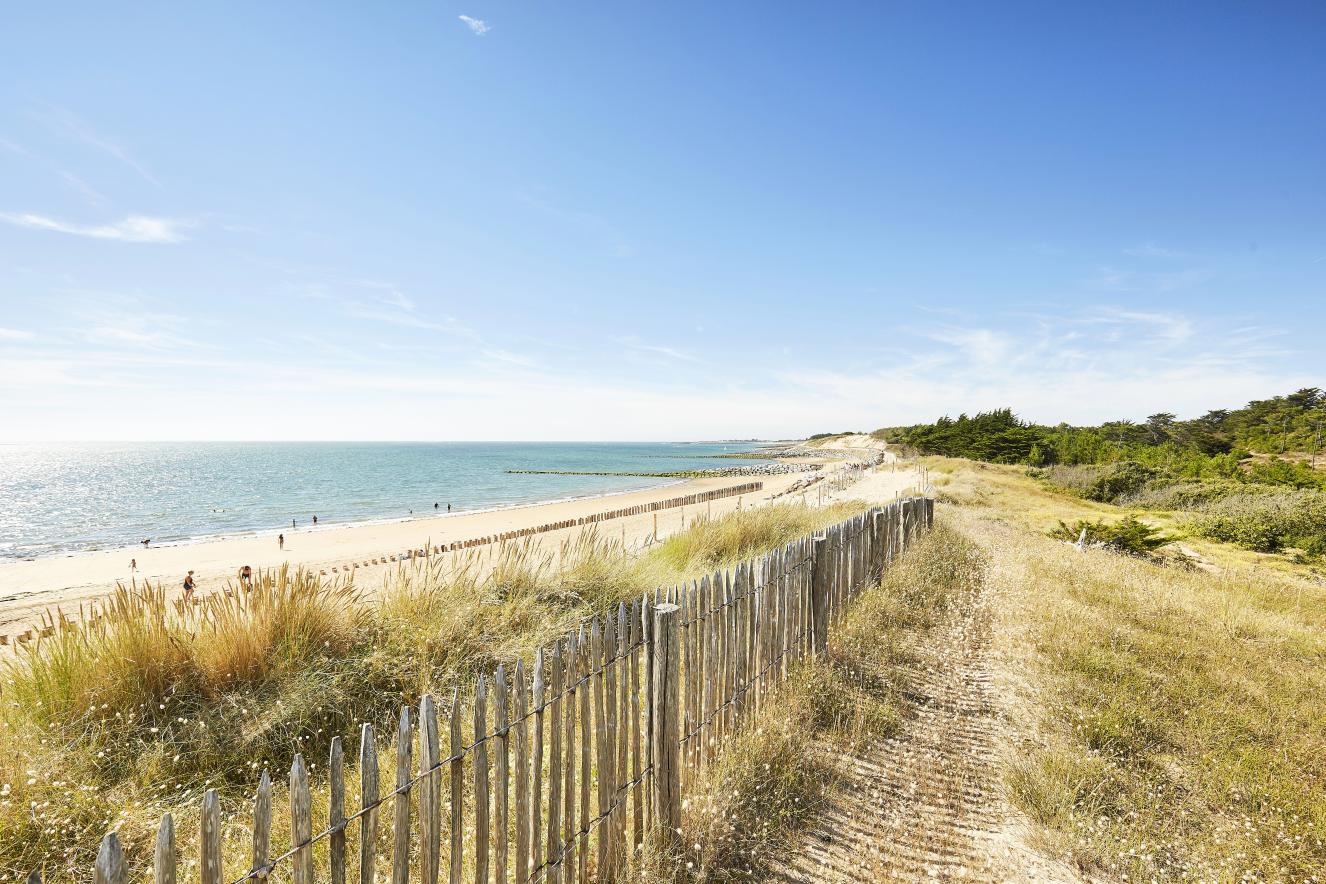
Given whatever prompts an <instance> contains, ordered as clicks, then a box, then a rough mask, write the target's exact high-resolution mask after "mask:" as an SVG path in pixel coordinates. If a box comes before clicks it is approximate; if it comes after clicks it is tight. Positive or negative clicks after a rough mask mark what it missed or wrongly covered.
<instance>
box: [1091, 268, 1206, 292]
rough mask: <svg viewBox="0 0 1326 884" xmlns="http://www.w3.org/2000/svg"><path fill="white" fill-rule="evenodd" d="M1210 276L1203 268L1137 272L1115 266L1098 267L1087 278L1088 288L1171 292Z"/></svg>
mask: <svg viewBox="0 0 1326 884" xmlns="http://www.w3.org/2000/svg"><path fill="white" fill-rule="evenodd" d="M1209 278H1210V273H1208V272H1207V271H1204V270H1196V269H1188V270H1176V271H1172V272H1165V273H1137V272H1134V271H1131V270H1120V269H1118V268H1116V267H1109V266H1106V267H1100V268H1098V269H1097V271H1096V275H1095V276H1094V277H1092V278H1091V279H1089V280H1087V285H1088V286H1089V287H1090V288H1094V289H1101V290H1104V291H1111V292H1157V293H1164V292H1173V291H1178V290H1180V289H1186V288H1192V287H1193V286H1196V285H1200V284H1201V283H1203V282H1205V281H1206V280H1207V279H1209Z"/></svg>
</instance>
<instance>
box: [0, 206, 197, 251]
mask: <svg viewBox="0 0 1326 884" xmlns="http://www.w3.org/2000/svg"><path fill="white" fill-rule="evenodd" d="M0 221H3V222H5V223H6V224H13V225H15V226H17V227H27V228H31V229H33V230H53V231H55V232H56V233H67V234H70V235H71V236H86V237H90V238H92V239H109V240H116V241H119V242H140V243H177V242H183V241H184V239H185V236H184V233H183V231H184V230H185V229H186V228H188V227H191V226H192V224H191V223H190V222H187V221H181V220H179V219H177V218H153V217H150V216H147V215H128V216H126V217H125V218H123V219H122V220H120V221H117V222H115V223H114V224H98V225H84V224H69V223H67V222H64V221H59V220H56V219H55V218H48V217H47V216H45V215H34V214H28V213H15V212H0Z"/></svg>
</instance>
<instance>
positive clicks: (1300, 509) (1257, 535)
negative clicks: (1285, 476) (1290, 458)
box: [1190, 491, 1326, 555]
mask: <svg viewBox="0 0 1326 884" xmlns="http://www.w3.org/2000/svg"><path fill="white" fill-rule="evenodd" d="M1190 526H1191V529H1192V530H1193V532H1194V533H1196V534H1200V535H1201V536H1203V537H1209V538H1211V539H1212V540H1222V541H1225V542H1226V543H1235V544H1238V545H1239V546H1242V547H1246V548H1247V549H1253V550H1257V551H1259V552H1276V551H1277V550H1281V549H1284V548H1286V547H1293V548H1297V549H1301V550H1303V551H1304V552H1306V553H1307V554H1309V555H1321V554H1322V552H1323V551H1326V492H1322V491H1282V492H1279V493H1276V494H1265V493H1262V494H1234V495H1230V496H1229V497H1226V498H1224V499H1222V500H1218V501H1215V502H1213V503H1210V504H1208V505H1206V506H1205V507H1203V509H1202V511H1201V512H1200V513H1199V514H1198V515H1197V516H1196V517H1195V518H1193V520H1192V521H1191V523H1190Z"/></svg>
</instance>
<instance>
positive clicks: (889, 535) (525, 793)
mask: <svg viewBox="0 0 1326 884" xmlns="http://www.w3.org/2000/svg"><path fill="white" fill-rule="evenodd" d="M933 520H934V502H933V500H930V499H927V498H921V497H912V498H906V499H902V500H899V501H896V502H894V503H892V504H890V505H888V506H885V507H877V508H874V509H871V510H868V511H866V512H864V513H862V514H861V515H859V516H856V517H854V518H851V519H848V520H847V521H844V522H841V523H839V524H837V525H834V526H832V527H830V528H828V529H827V530H825V531H824V532H822V533H819V534H816V535H814V536H808V537H803V538H801V539H798V540H796V541H794V542H792V543H789V544H787V545H786V546H783V547H780V548H778V549H775V550H773V551H772V552H770V553H768V554H767V555H764V556H761V557H759V558H758V559H753V560H750V561H746V562H743V563H741V564H739V565H737V566H735V567H734V568H731V569H729V570H726V571H719V572H717V573H714V574H712V575H709V576H706V577H704V578H703V579H701V580H699V581H695V582H691V583H688V584H685V585H682V586H677V587H673V588H671V589H668V590H662V589H660V590H658V591H656V592H654V593H649V594H646V595H645V596H644V597H643V598H641V599H638V600H636V601H634V602H632V603H630V604H629V605H628V604H626V603H621V604H619V605H618V606H617V607H616V609H615V610H610V611H607V612H605V613H604V614H603V615H601V616H598V617H594V618H592V619H590V620H589V621H587V622H585V623H583V624H582V625H581V626H580V627H579V628H578V629H576V630H573V631H572V632H570V633H568V634H566V635H565V636H563V637H562V638H560V639H558V640H557V641H554V642H552V643H551V644H550V645H549V646H546V647H544V648H542V649H540V650H539V651H538V652H537V655H536V656H535V658H534V659H533V660H532V661H528V662H530V663H532V665H528V666H527V665H526V664H527V661H525V660H519V661H517V662H516V663H515V665H514V668H513V669H511V670H508V669H507V668H506V666H499V667H497V669H496V671H495V672H493V673H492V675H491V676H481V677H479V678H478V680H477V684H476V685H475V688H474V690H473V693H472V694H470V693H468V692H467V695H464V696H462V695H461V693H460V692H459V691H455V692H453V693H452V694H451V696H450V698H449V699H448V700H447V701H445V702H439V701H438V700H436V699H435V698H434V697H432V696H427V695H426V696H423V697H421V698H420V700H419V703H418V705H417V707H415V706H406V707H403V708H402V709H401V711H400V716H399V719H398V722H397V725H396V727H395V731H396V735H395V740H394V745H392V744H390V743H388V744H386V745H385V746H384V748H386V749H388V750H389V754H388V753H383V756H382V757H385V758H387V759H389V760H394V777H393V778H392V779H389V780H388V781H387V783H385V784H384V783H383V782H382V777H381V776H380V773H379V763H380V760H379V759H380V755H379V735H378V734H377V733H376V731H375V729H374V727H373V726H372V725H370V724H363V725H362V726H361V727H360V729H359V751H358V765H357V771H352V770H351V765H350V764H349V763H348V762H347V761H346V758H345V752H344V748H343V745H342V740H341V738H340V737H339V736H338V737H335V738H334V739H333V740H332V741H331V744H330V755H329V763H328V767H327V772H326V779H325V788H326V790H327V791H326V795H325V799H324V798H323V797H322V796H320V797H319V800H318V801H317V802H316V804H315V803H314V801H313V800H312V786H311V784H310V779H309V768H308V766H307V765H306V764H305V761H304V758H303V756H302V755H296V756H295V758H294V759H293V764H292V765H291V768H290V773H289V788H288V795H287V799H288V801H289V808H290V813H289V834H288V837H285V838H282V839H281V843H280V844H276V845H274V844H273V839H272V811H273V794H272V793H273V789H272V782H271V779H270V777H269V776H268V774H267V773H266V772H265V771H264V772H263V774H262V777H261V780H260V781H259V784H258V788H257V791H256V792H255V793H254V795H253V796H252V799H251V814H252V826H251V830H250V831H248V832H247V833H246V834H245V836H244V837H243V838H242V839H241V838H239V837H237V835H236V834H235V823H234V822H233V821H228V822H226V823H225V826H224V831H225V832H228V833H231V834H230V835H229V837H226V838H224V839H223V822H222V820H223V817H222V812H221V798H220V795H219V793H218V792H217V791H216V790H214V789H209V790H207V791H206V793H205V794H204V795H203V797H202V803H201V808H200V810H201V812H200V817H199V819H200V822H199V825H198V828H197V829H196V830H194V832H192V833H190V835H189V836H188V837H187V838H178V837H177V833H176V830H175V826H174V821H173V818H172V815H171V814H169V813H168V814H165V815H164V816H163V817H162V820H161V824H160V826H159V828H158V832H157V837H156V840H155V848H154V849H151V850H149V849H144V850H143V851H142V852H141V853H139V854H137V855H135V856H131V857H126V856H125V851H124V848H123V845H122V844H121V842H120V839H119V836H118V835H117V834H116V833H114V832H112V833H109V834H107V835H106V836H105V838H104V839H103V840H102V842H101V844H100V847H99V850H98V853H97V857H96V860H95V864H94V878H95V880H96V881H97V882H98V884H101V882H105V884H123V882H125V881H127V880H128V877H129V875H130V874H131V872H132V874H133V876H134V878H135V880H137V879H139V878H142V879H147V880H152V881H155V882H157V884H175V882H176V881H177V880H179V879H180V878H181V877H183V876H185V875H187V876H188V877H190V878H191V879H195V880H200V881H201V882H202V884H223V882H236V884H237V882H245V881H260V880H264V879H269V878H271V877H273V876H276V877H278V878H279V879H280V880H288V881H293V882H294V884H312V882H313V881H314V880H315V871H316V875H317V880H327V881H330V882H331V884H345V882H346V881H347V880H356V881H358V882H360V884H372V882H374V881H379V880H381V881H385V880H387V879H388V877H390V880H391V881H392V882H393V884H407V882H410V881H422V882H427V884H436V882H438V881H439V880H440V879H445V880H446V881H448V882H450V884H461V882H469V881H473V882H475V884H492V882H498V884H506V882H519V884H524V882H531V881H549V882H558V884H588V882H590V881H599V882H612V881H618V880H622V879H624V878H625V877H626V876H627V875H628V873H629V871H630V868H631V863H632V862H633V861H634V859H635V858H636V857H638V856H640V855H642V854H641V851H642V850H645V849H647V850H648V851H649V854H650V856H652V857H653V859H654V861H655V862H657V863H660V864H661V865H662V867H663V868H664V869H667V870H669V871H667V873H666V877H668V878H673V879H676V880H680V879H681V878H682V877H683V875H684V873H683V871H682V870H683V869H684V867H685V864H686V862H687V861H688V860H693V859H694V858H695V857H694V855H693V854H691V853H690V852H689V851H690V848H688V846H687V845H686V844H685V843H684V842H683V841H682V840H681V839H682V836H681V833H682V832H683V831H684V826H685V822H686V821H685V819H684V817H683V801H684V800H685V799H688V798H696V797H699V796H700V795H701V794H703V792H704V790H706V789H708V788H710V787H711V786H712V783H710V782H709V781H708V780H707V777H708V775H709V772H710V769H711V767H712V766H713V765H714V764H715V762H716V761H717V760H718V759H719V757H720V755H721V753H722V751H723V747H724V746H725V745H730V744H731V739H732V737H733V736H735V735H737V734H739V733H741V732H742V731H743V730H745V729H746V728H747V727H749V726H750V723H751V722H752V720H753V719H755V718H756V716H757V715H758V713H759V712H760V711H761V710H762V709H764V708H766V707H768V706H769V705H770V704H773V703H777V702H778V696H779V694H778V692H779V690H780V686H781V685H782V684H783V683H784V682H785V681H786V680H787V678H788V677H789V675H790V674H791V673H792V671H793V670H794V668H795V667H796V666H797V665H798V663H799V662H801V661H803V660H806V659H808V658H811V659H814V658H823V657H825V655H827V653H828V646H829V645H828V642H829V635H830V633H831V631H832V630H833V629H834V628H835V627H836V625H837V624H838V622H839V621H840V619H841V618H842V616H843V614H844V613H845V612H846V611H847V609H848V607H849V605H850V603H851V601H852V599H853V598H854V597H855V596H856V595H858V594H859V593H861V592H862V591H863V590H865V589H867V588H869V587H870V586H872V585H875V584H876V583H877V582H878V580H879V579H880V576H881V574H882V573H883V571H884V569H886V568H888V567H890V566H891V565H892V564H893V563H894V561H895V560H896V559H897V557H898V556H899V555H900V554H901V553H902V552H903V551H904V550H905V549H906V548H907V547H908V546H909V545H910V544H911V542H912V541H913V540H914V539H916V538H917V537H918V536H920V535H921V533H922V532H923V531H924V530H925V529H928V528H929V527H931V526H932V525H933ZM490 722H491V727H490ZM351 772H354V773H357V779H358V790H357V791H358V794H357V795H352V794H351V790H350V789H348V788H347V783H348V782H353V780H351V779H350V778H349V777H348V773H351ZM384 785H385V786H386V791H385V794H384V789H383V787H384ZM444 799H445V800H444ZM314 807H317V808H319V812H318V817H319V819H318V821H317V826H318V829H317V831H316V832H315V823H314V812H313V808H314ZM242 812H243V811H242V809H241V808H238V807H233V808H231V809H230V812H229V814H228V815H227V820H233V818H234V816H236V815H237V814H239V813H242ZM241 841H242V845H243V846H241V844H240V842H241ZM144 847H145V848H146V845H144ZM149 854H150V855H149ZM29 880H30V881H40V876H39V875H37V874H36V873H33V876H32V877H31V878H30V879H29Z"/></svg>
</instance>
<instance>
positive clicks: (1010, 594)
mask: <svg viewBox="0 0 1326 884" xmlns="http://www.w3.org/2000/svg"><path fill="white" fill-rule="evenodd" d="M932 470H933V471H934V473H935V474H936V475H937V476H938V478H937V480H936V481H937V484H938V485H939V491H940V493H941V495H943V496H945V497H946V498H947V499H948V500H949V501H950V506H948V507H941V509H940V513H939V515H938V518H939V519H941V520H948V521H951V522H952V523H953V524H954V526H955V527H956V528H957V529H959V530H960V531H961V532H962V533H963V534H964V535H965V536H967V537H969V538H971V539H972V540H974V541H975V542H977V543H978V544H979V545H980V546H981V547H982V548H983V549H984V550H985V551H986V554H987V555H988V556H989V558H990V561H991V569H990V573H991V575H993V577H992V579H996V580H999V581H1002V584H1001V585H1002V593H1003V595H1004V601H1003V602H1001V612H1002V618H1003V621H1004V625H1003V627H1002V633H1003V634H1004V635H1005V636H1006V638H1005V641H1004V647H1003V649H1002V652H1003V653H1004V654H1005V655H1006V659H1007V661H1008V665H1009V666H1010V667H1011V668H1012V669H1013V671H1016V672H1017V673H1019V679H1018V681H1022V680H1023V679H1024V678H1025V679H1026V680H1027V682H1028V685H1027V687H1026V691H1027V696H1026V697H1024V698H1022V700H1021V702H1023V703H1027V704H1030V708H1033V709H1035V710H1037V712H1036V714H1035V716H1034V717H1033V719H1032V721H1030V722H1028V726H1027V731H1028V732H1027V734H1026V735H1025V738H1024V739H1023V740H1022V741H1020V744H1019V748H1018V749H1017V750H1016V751H1014V752H1010V753H1009V759H1008V765H1007V783H1008V786H1009V789H1010V793H1011V795H1012V797H1013V798H1014V800H1015V802H1016V803H1017V804H1018V805H1020V806H1021V808H1022V809H1023V810H1025V811H1026V812H1027V814H1028V815H1029V816H1030V818H1031V819H1032V821H1033V822H1035V823H1036V824H1037V825H1038V826H1039V831H1040V836H1039V843H1040V844H1041V846H1042V847H1044V848H1045V849H1046V850H1047V852H1049V853H1052V854H1054V855H1056V856H1059V857H1062V858H1064V859H1066V860H1068V861H1070V862H1072V863H1073V864H1075V865H1076V866H1077V867H1078V868H1080V869H1082V870H1083V871H1085V872H1087V873H1091V874H1101V873H1103V874H1104V875H1106V876H1109V877H1111V878H1115V879H1118V880H1130V881H1136V880H1148V881H1151V880H1155V881H1187V880H1204V881H1205V880H1220V881H1239V880H1263V881H1277V880H1284V881H1288V880H1295V881H1298V880H1303V881H1306V880H1313V876H1314V875H1319V874H1320V870H1321V869H1322V868H1324V867H1326V835H1323V829H1326V785H1324V784H1326V762H1324V761H1323V758H1326V754H1323V748H1324V746H1323V742H1322V736H1321V726H1320V725H1321V721H1322V718H1323V716H1324V715H1326V701H1323V699H1322V698H1323V696H1326V669H1323V667H1322V661H1323V660H1326V638H1324V636H1326V587H1324V586H1323V583H1322V581H1321V579H1320V578H1319V577H1317V576H1315V575H1314V574H1313V573H1312V571H1311V570H1309V569H1306V568H1303V567H1301V566H1298V567H1296V566H1294V565H1293V564H1292V563H1291V562H1284V561H1281V562H1280V563H1279V566H1278V567H1277V568H1276V569H1271V568H1267V567H1264V565H1265V564H1266V563H1267V562H1268V561H1270V560H1269V559H1266V558H1263V559H1250V558H1249V556H1250V554H1248V553H1242V552H1239V551H1237V550H1232V549H1230V548H1229V547H1223V546H1222V545H1221V544H1217V543H1213V542H1211V541H1201V542H1200V543H1199V542H1198V541H1197V540H1193V541H1191V542H1193V543H1194V544H1197V545H1198V546H1199V549H1200V552H1201V553H1202V555H1203V556H1204V557H1206V558H1207V559H1208V563H1207V565H1206V567H1204V568H1202V569H1192V568H1173V567H1164V566H1163V565H1162V564H1160V563H1157V562H1154V561H1152V560H1150V559H1148V558H1142V557H1137V556H1129V555H1121V554H1119V552H1118V551H1116V550H1113V549H1110V548H1108V547H1105V548H1096V549H1092V548H1088V549H1086V550H1085V551H1078V550H1076V549H1073V548H1071V547H1069V546H1067V545H1065V544H1063V543H1059V542H1055V541H1054V540H1052V539H1050V538H1048V537H1046V536H1045V526H1046V524H1047V522H1050V521H1051V520H1065V521H1066V520H1067V519H1070V518H1084V519H1089V520H1090V522H1089V523H1088V524H1092V523H1100V522H1105V523H1106V524H1112V523H1113V524H1117V523H1119V522H1121V521H1122V520H1121V519H1120V517H1121V516H1123V515H1124V514H1125V511H1124V510H1121V509H1119V508H1117V507H1113V506H1109V505H1106V504H1101V503H1092V502H1088V501H1083V500H1081V499H1080V498H1074V497H1072V496H1068V495H1065V494H1058V493H1055V492H1054V491H1052V490H1050V489H1047V488H1046V486H1045V485H1044V484H1043V483H1040V482H1036V481H1035V480H1033V479H1030V478H1028V477H1026V476H1025V475H1023V474H1022V472H1021V471H1020V470H1018V469H1017V468H998V467H985V466H984V465H981V464H974V463H970V462H962V461H952V460H945V461H939V460H936V461H934V462H933V463H932ZM1299 493H1302V492H1299ZM1256 499H1257V500H1260V499H1261V498H1260V497H1258V498H1256ZM952 504H957V506H953V505H952ZM1076 528H1077V526H1076V525H1075V526H1073V529H1076ZM1070 533H1071V531H1070ZM1231 539H1235V540H1238V539H1239V538H1231Z"/></svg>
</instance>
